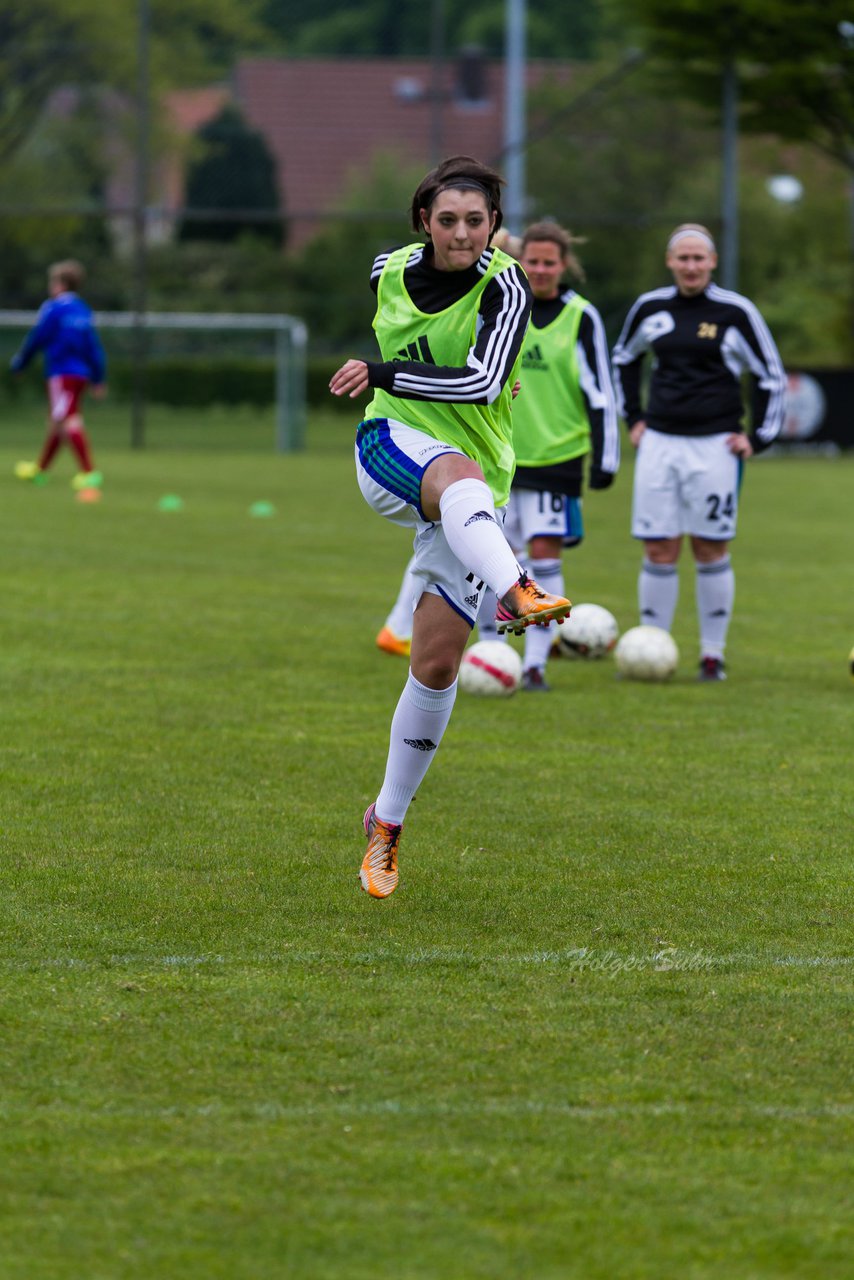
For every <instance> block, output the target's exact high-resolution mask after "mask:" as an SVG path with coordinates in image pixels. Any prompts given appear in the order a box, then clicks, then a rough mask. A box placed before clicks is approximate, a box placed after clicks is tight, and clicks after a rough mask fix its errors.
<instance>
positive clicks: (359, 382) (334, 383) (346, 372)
mask: <svg viewBox="0 0 854 1280" xmlns="http://www.w3.org/2000/svg"><path fill="white" fill-rule="evenodd" d="M367 389H368V366H367V365H366V364H365V362H364V360H348V361H347V363H346V364H342V366H341V368H340V369H339V370H338V371H337V372H336V373H333V375H332V377H331V378H330V380H329V390H330V391H331V392H332V394H333V395H334V396H349V397H350V399H351V400H353V399H355V397H356V396H360V395H361V394H362V392H363V391H367Z"/></svg>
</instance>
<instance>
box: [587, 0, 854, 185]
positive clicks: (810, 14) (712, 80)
mask: <svg viewBox="0 0 854 1280" xmlns="http://www.w3.org/2000/svg"><path fill="white" fill-rule="evenodd" d="M610 2H611V3H613V5H614V6H615V10H616V12H617V13H621V14H622V15H623V16H624V18H625V19H626V21H627V22H628V23H630V24H631V25H632V26H633V27H634V28H635V29H636V30H637V31H638V32H639V33H640V36H641V39H642V42H643V44H644V46H645V48H646V49H647V50H648V52H649V53H650V54H652V55H653V56H654V57H656V58H658V59H659V60H660V74H661V76H662V78H663V80H665V81H666V82H667V83H668V84H669V85H671V86H672V87H674V88H675V89H677V90H678V91H679V93H680V94H681V95H684V96H687V97H690V98H693V99H694V100H695V101H699V102H701V103H703V104H704V105H707V106H708V105H716V104H717V103H718V102H719V101H720V94H721V89H720V85H721V70H722V68H723V67H724V66H726V65H727V64H730V63H734V64H735V65H736V66H737V68H738V71H739V81H740V87H739V93H740V102H741V112H740V116H741V119H740V124H741V127H742V129H743V130H747V131H749V132H752V133H760V134H763V133H771V134H774V135H776V136H778V137H781V138H786V139H789V140H791V141H795V142H806V143H809V144H811V145H814V146H817V147H819V148H820V149H821V150H823V151H825V152H827V153H828V154H829V155H832V156H833V157H834V158H835V159H836V160H838V161H839V162H840V163H842V164H844V165H846V166H847V167H848V168H849V169H854V40H852V39H851V33H850V26H851V23H850V19H851V18H852V11H851V4H850V0H720V3H718V4H715V5H714V6H712V7H711V8H710V7H709V5H708V4H707V3H702V2H701V0H610ZM846 33H848V34H846Z"/></svg>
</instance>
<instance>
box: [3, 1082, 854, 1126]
mask: <svg viewBox="0 0 854 1280" xmlns="http://www.w3.org/2000/svg"><path fill="white" fill-rule="evenodd" d="M330 1092H331V1090H330ZM50 1113H53V1114H59V1115H65V1114H68V1115H77V1114H80V1112H79V1111H78V1108H76V1107H75V1106H74V1105H73V1103H66V1102H62V1101H59V1100H55V1101H54V1102H52V1103H50V1104H48V1105H47V1106H45V1107H40V1108H39V1114H40V1115H41V1116H42V1117H44V1116H45V1115H46V1114H50ZM30 1114H31V1108H30V1106H29V1104H26V1105H24V1104H13V1103H8V1102H7V1103H0V1120H3V1121H6V1122H9V1121H13V1120H14V1119H15V1118H16V1116H19V1115H28V1116H29V1115H30ZM85 1114H86V1116H87V1117H89V1118H97V1117H100V1118H103V1119H108V1120H111V1119H117V1118H118V1119H121V1118H123V1117H124V1118H131V1119H133V1118H138V1117H145V1118H148V1119H152V1120H156V1119H163V1120H171V1119H181V1118H183V1119H195V1118H200V1119H201V1118H205V1117H213V1118H217V1117H223V1118H225V1117H228V1118H230V1119H234V1118H242V1117H248V1118H251V1119H258V1120H264V1121H275V1120H295V1119H312V1118H318V1119H323V1118H329V1117H330V1116H332V1117H340V1118H341V1119H342V1120H357V1119H360V1118H367V1119H371V1118H374V1117H390V1116H398V1117H400V1118H401V1119H414V1120H419V1119H431V1120H432V1119H441V1118H448V1119H453V1118H457V1119H460V1120H467V1119H477V1118H483V1119H489V1118H491V1117H495V1118H498V1119H507V1120H511V1119H519V1118H522V1117H526V1116H530V1117H537V1116H543V1117H546V1118H552V1117H563V1118H566V1119H570V1120H589V1121H594V1122H600V1121H603V1120H620V1119H626V1118H628V1119H631V1118H636V1119H642V1118H644V1117H649V1118H652V1119H656V1118H657V1117H666V1116H684V1117H685V1118H686V1119H688V1120H690V1121H692V1122H694V1121H697V1120H702V1119H704V1118H713V1119H720V1118H725V1119H729V1120H730V1121H731V1122H732V1123H738V1122H739V1120H740V1119H744V1118H746V1117H752V1118H756V1119H760V1120H761V1119H767V1120H792V1121H812V1120H817V1119H827V1120H840V1119H847V1118H848V1117H850V1116H854V1103H844V1102H838V1103H837V1102H826V1103H818V1104H816V1105H814V1106H802V1107H797V1106H770V1105H768V1104H766V1103H761V1102H757V1103H750V1102H744V1103H741V1102H740V1103H735V1104H731V1103H726V1102H677V1101H662V1102H626V1103H622V1104H616V1105H615V1104H614V1103H602V1104H601V1105H597V1104H596V1103H576V1102H560V1101H553V1102H548V1101H541V1100H539V1099H536V1098H507V1099H490V1100H489V1101H486V1102H481V1101H476V1100H471V1099H466V1100H464V1101H460V1102H442V1101H439V1100H432V1101H423V1102H414V1101H412V1100H407V1101H404V1102H402V1101H400V1100H399V1099H397V1098H376V1099H373V1100H370V1101H365V1100H364V1099H358V1098H354V1097H340V1096H339V1097H334V1096H330V1097H329V1099H328V1100H326V1099H325V1100H324V1101H322V1102H295V1103H294V1102H280V1101H278V1100H277V1099H267V1100H265V1101H260V1102H243V1101H240V1100H237V1101H229V1102H221V1101H218V1100H214V1101H211V1102H206V1103H200V1104H198V1105H195V1106H193V1105H189V1106H182V1105H180V1104H177V1105H172V1106H156V1105H154V1106H146V1105H141V1106H135V1105H133V1104H131V1105H127V1104H126V1103H111V1102H110V1101H105V1102H104V1104H103V1105H102V1106H96V1107H94V1108H93V1107H87V1108H86V1109H85Z"/></svg>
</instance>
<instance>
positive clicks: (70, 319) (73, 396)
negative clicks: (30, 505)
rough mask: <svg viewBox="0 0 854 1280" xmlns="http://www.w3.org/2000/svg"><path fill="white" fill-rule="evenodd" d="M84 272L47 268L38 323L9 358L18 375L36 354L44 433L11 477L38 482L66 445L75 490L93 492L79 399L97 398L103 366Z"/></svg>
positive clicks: (95, 477) (71, 265) (67, 265)
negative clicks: (32, 457) (36, 451)
mask: <svg viewBox="0 0 854 1280" xmlns="http://www.w3.org/2000/svg"><path fill="white" fill-rule="evenodd" d="M84 278H85V271H84V269H83V267H82V266H81V264H80V263H79V262H75V261H74V260H73V259H68V260H67V261H64V262H55V263H53V265H52V266H50V267H49V268H48V274H47V281H48V294H49V297H48V300H47V301H46V302H45V303H43V304H42V306H41V309H40V310H39V314H38V319H37V321H36V323H35V325H34V326H33V328H32V329H31V330H30V332H29V333H28V334H27V336H26V338H25V339H24V341H23V343H22V345H21V348H20V350H19V351H18V352H17V353H16V354H15V355H14V356H13V357H12V361H11V364H10V367H11V369H12V372H13V373H21V372H22V371H23V370H24V369H25V368H26V367H27V365H28V364H29V363H30V361H31V360H32V358H33V356H35V355H36V354H37V353H38V352H42V353H43V358H44V376H45V382H46V386H47V398H48V432H47V437H46V439H45V442H44V445H43V446H42V451H41V455H40V457H39V460H38V462H19V463H18V465H17V466H16V468H15V474H16V475H17V476H18V477H19V478H20V479H22V480H33V481H36V482H38V481H40V480H44V479H45V478H46V472H47V470H48V468H49V467H50V464H51V463H52V462H53V459H54V458H55V456H56V454H57V453H58V451H59V449H60V447H61V445H62V444H63V443H67V444H68V445H69V447H70V448H71V449H72V451H73V453H74V456H75V457H76V459H77V462H78V464H79V468H80V469H79V472H78V474H77V475H76V476H75V478H74V485H75V488H78V489H86V488H98V487H99V486H100V483H101V476H100V473H99V472H97V471H96V470H95V465H94V462H93V460H92V451H91V448H90V445H89V440H88V437H87V435H86V428H85V426H84V424H83V413H82V409H81V404H82V400H83V394H84V392H85V390H86V388H87V387H88V386H91V389H92V394H93V395H94V396H96V397H100V396H103V395H104V394H105V392H106V385H105V382H104V378H105V373H106V361H105V358H104V350H103V347H102V346H101V341H100V339H99V337H98V333H97V331H96V329H95V325H94V322H93V319H92V312H91V310H90V308H89V307H88V306H87V304H86V303H85V302H84V301H83V299H82V298H81V297H80V296H79V290H80V288H81V286H82V284H83V280H84Z"/></svg>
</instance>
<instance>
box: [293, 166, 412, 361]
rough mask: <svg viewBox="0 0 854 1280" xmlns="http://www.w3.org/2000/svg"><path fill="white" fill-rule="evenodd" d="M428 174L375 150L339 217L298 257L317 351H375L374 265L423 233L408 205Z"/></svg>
mask: <svg viewBox="0 0 854 1280" xmlns="http://www.w3.org/2000/svg"><path fill="white" fill-rule="evenodd" d="M422 176H423V169H421V168H420V167H419V168H418V169H412V168H409V167H407V165H406V164H405V162H403V161H402V160H401V157H400V155H398V154H391V153H389V154H387V155H377V156H375V157H374V161H373V163H372V165H371V167H370V169H369V170H368V171H367V172H362V171H359V172H358V174H357V175H356V176H355V177H354V178H353V180H352V182H351V184H350V186H349V187H348V189H347V192H346V195H345V196H344V198H343V200H342V202H341V207H340V217H339V218H338V219H337V220H336V221H335V222H333V223H331V224H330V225H329V226H328V228H327V229H326V230H324V231H322V232H321V233H320V235H318V236H315V238H314V239H313V240H312V241H311V243H310V244H308V245H307V246H306V247H305V249H304V250H303V252H302V253H301V254H300V256H299V258H298V259H297V260H296V261H295V262H294V284H295V287H296V290H297V307H298V312H299V314H300V315H301V316H303V317H304V318H305V320H306V321H307V323H308V327H309V332H310V333H311V336H312V345H313V346H314V348H315V350H317V351H322V352H327V351H339V350H342V349H344V348H350V349H351V350H352V351H353V353H354V354H356V353H362V354H364V355H367V356H372V355H373V356H374V357H376V350H377V349H376V344H375V343H374V341H373V338H372V334H371V320H372V318H373V314H374V310H375V303H376V300H375V298H374V295H373V293H372V292H371V290H370V286H369V283H368V281H369V278H370V273H371V266H372V263H373V259H374V256H375V255H376V254H377V253H380V252H381V251H382V250H383V249H390V248H394V247H395V246H396V245H402V244H409V243H410V242H411V241H414V240H416V239H417V238H418V237H417V236H416V235H415V233H414V232H413V231H412V230H411V228H410V226H409V203H410V200H411V198H412V192H413V191H414V190H415V188H416V186H417V185H418V182H419V181H420V179H421V177H422ZM371 209H377V210H381V209H388V210H395V209H396V210H399V214H394V213H389V214H376V215H371V214H369V213H366V212H365V211H366V210H371Z"/></svg>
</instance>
